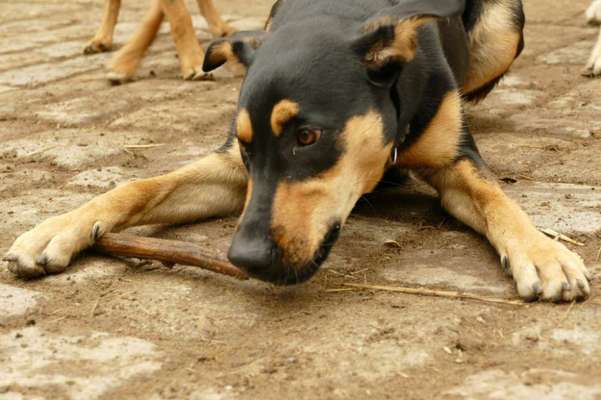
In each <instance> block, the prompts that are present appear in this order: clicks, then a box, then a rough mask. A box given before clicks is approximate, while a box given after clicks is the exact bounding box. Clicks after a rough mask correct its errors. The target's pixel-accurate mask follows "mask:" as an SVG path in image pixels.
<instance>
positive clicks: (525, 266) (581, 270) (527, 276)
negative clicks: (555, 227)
mask: <svg viewBox="0 0 601 400" xmlns="http://www.w3.org/2000/svg"><path fill="white" fill-rule="evenodd" d="M501 263H502V265H503V267H504V268H505V270H506V271H507V273H509V274H510V275H512V276H513V279H514V280H515V282H516V286H517V290H518V293H519V294H520V296H521V297H522V298H524V299H525V300H527V301H534V300H537V299H540V300H543V301H554V302H559V301H573V300H584V299H586V298H587V297H588V296H589V294H590V286H589V280H590V275H589V272H588V270H587V269H586V266H585V265H584V262H583V261H582V259H581V258H580V256H578V255H577V254H575V253H573V252H572V251H570V250H568V249H567V248H566V247H565V246H564V245H563V244H561V243H559V242H557V241H555V240H552V239H550V238H548V237H547V236H545V235H544V234H542V233H541V232H538V231H534V232H532V233H531V234H530V235H527V236H526V237H524V238H520V239H516V240H515V241H513V243H512V247H510V248H507V249H506V251H502V252H501Z"/></svg>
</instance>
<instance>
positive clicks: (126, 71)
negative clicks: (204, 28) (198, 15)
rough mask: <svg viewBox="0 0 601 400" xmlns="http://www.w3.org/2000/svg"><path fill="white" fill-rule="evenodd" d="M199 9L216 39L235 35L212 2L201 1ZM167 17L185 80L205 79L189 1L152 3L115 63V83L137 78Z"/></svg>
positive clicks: (158, 0)
mask: <svg viewBox="0 0 601 400" xmlns="http://www.w3.org/2000/svg"><path fill="white" fill-rule="evenodd" d="M107 1H113V0H107ZM198 5H199V7H200V9H201V12H202V13H203V15H204V16H205V18H206V19H207V22H208V25H209V30H210V31H211V32H212V33H213V34H214V35H216V36H223V35H226V34H229V33H231V32H232V31H233V29H232V28H230V27H229V26H228V25H227V24H226V23H225V22H223V20H222V19H221V18H220V17H219V14H218V13H217V10H216V9H215V6H214V4H213V1H212V0H198ZM163 16H166V17H167V19H168V21H169V23H170V25H171V36H172V38H173V41H174V42H175V46H176V49H177V53H178V56H179V60H180V68H181V74H182V76H183V77H184V78H185V79H204V78H205V74H204V73H203V72H202V62H203V54H204V52H203V50H202V48H201V47H200V44H199V43H198V39H197V38H196V33H195V31H194V27H193V26H192V18H191V17H190V13H189V12H188V9H187V7H186V3H185V1H184V0H152V3H151V6H150V10H149V11H148V13H147V14H146V16H145V18H144V21H143V23H142V25H141V26H140V27H139V28H138V29H137V31H136V32H135V34H134V35H133V36H132V38H131V39H130V40H129V41H128V42H127V44H126V45H125V46H124V47H123V48H122V49H121V50H120V51H119V52H118V53H117V54H115V57H114V58H113V60H112V61H111V63H110V69H111V73H110V74H109V78H110V79H111V80H113V81H127V80H130V79H131V78H132V77H133V76H134V74H135V71H136V69H137V68H138V66H139V64H140V62H141V61H142V58H143V57H144V54H145V53H146V50H147V49H148V47H149V46H150V44H151V43H152V42H153V41H154V39H155V37H156V35H157V32H158V30H159V27H160V25H161V22H162V21H163Z"/></svg>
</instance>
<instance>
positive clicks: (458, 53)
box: [268, 0, 525, 100]
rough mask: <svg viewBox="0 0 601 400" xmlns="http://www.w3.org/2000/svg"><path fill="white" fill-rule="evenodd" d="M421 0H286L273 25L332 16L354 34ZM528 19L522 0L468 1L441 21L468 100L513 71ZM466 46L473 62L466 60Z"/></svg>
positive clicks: (270, 24)
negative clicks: (369, 22)
mask: <svg viewBox="0 0 601 400" xmlns="http://www.w3.org/2000/svg"><path fill="white" fill-rule="evenodd" d="M429 1H432V2H433V3H436V6H437V7H442V6H445V5H447V6H453V7H455V5H454V4H453V2H445V3H442V4H438V2H435V0H429ZM417 3H423V1H419V2H416V1H415V0H375V1H370V2H365V1H362V0H343V1H341V0H280V1H278V2H277V3H276V4H275V5H274V7H273V10H272V13H271V16H270V18H269V22H268V29H269V30H271V31H275V30H277V29H279V28H281V27H282V26H284V25H286V24H289V23H293V22H299V21H303V20H306V19H315V18H320V17H323V16H329V17H335V18H336V19H338V20H343V21H344V29H345V31H346V32H348V34H349V35H352V34H354V33H356V32H359V29H360V27H361V25H362V24H364V23H365V22H366V21H367V20H369V19H370V18H372V17H373V16H374V15H377V13H378V12H379V11H382V10H384V9H386V8H388V7H391V6H399V5H400V6H406V9H407V14H408V15H411V13H412V10H413V8H415V7H416V4H417ZM524 22H525V18H524V12H523V8H522V1H521V0H468V1H466V2H465V10H464V12H463V15H461V18H457V19H456V20H454V21H453V20H451V21H449V20H447V21H440V22H439V23H438V29H439V31H438V36H439V40H440V41H441V43H442V46H443V49H444V51H445V55H446V58H447V60H448V61H449V63H450V64H451V67H452V68H453V72H454V74H455V76H456V78H457V81H458V83H459V84H460V86H461V87H462V89H463V93H464V95H465V97H466V99H468V100H479V99H481V98H483V97H485V96H486V95H487V94H488V93H489V92H490V91H491V90H492V89H493V88H494V86H495V85H496V84H497V83H498V81H499V80H500V79H501V78H502V77H503V75H504V74H505V73H506V72H507V71H508V69H509V67H510V66H511V64H512V63H513V61H514V60H515V59H516V58H517V57H518V56H519V54H520V53H521V51H522V49H523V47H524V39H523V28H524ZM458 30H459V32H458ZM427 36H428V35H423V34H422V35H421V38H420V40H428V39H426V37H427ZM459 36H463V37H462V38H461V37H459ZM458 39H460V40H458ZM426 47H427V46H426ZM466 51H467V53H468V55H467V57H468V60H467V64H465V62H464V60H463V57H464V56H465V52H466Z"/></svg>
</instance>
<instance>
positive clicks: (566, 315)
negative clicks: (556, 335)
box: [557, 300, 576, 326]
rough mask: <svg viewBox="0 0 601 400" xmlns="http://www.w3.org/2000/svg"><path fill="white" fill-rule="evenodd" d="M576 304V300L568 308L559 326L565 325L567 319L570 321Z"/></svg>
mask: <svg viewBox="0 0 601 400" xmlns="http://www.w3.org/2000/svg"><path fill="white" fill-rule="evenodd" d="M574 304H576V300H574V301H572V302H571V303H570V306H569V307H568V310H567V311H566V313H565V314H564V315H563V317H562V318H561V319H560V320H559V322H558V323H557V325H558V326H559V325H561V324H563V323H564V321H565V320H566V319H568V317H569V316H570V312H571V311H572V308H574Z"/></svg>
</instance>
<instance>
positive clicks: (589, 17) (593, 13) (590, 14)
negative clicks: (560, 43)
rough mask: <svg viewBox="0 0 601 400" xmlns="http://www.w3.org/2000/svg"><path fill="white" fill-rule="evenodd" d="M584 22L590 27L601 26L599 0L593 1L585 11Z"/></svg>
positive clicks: (600, 4) (600, 3)
mask: <svg viewBox="0 0 601 400" xmlns="http://www.w3.org/2000/svg"><path fill="white" fill-rule="evenodd" d="M586 21H587V22H588V23H589V24H592V25H599V24H601V0H594V1H593V3H592V4H591V5H590V6H589V8H588V9H587V10H586Z"/></svg>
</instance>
